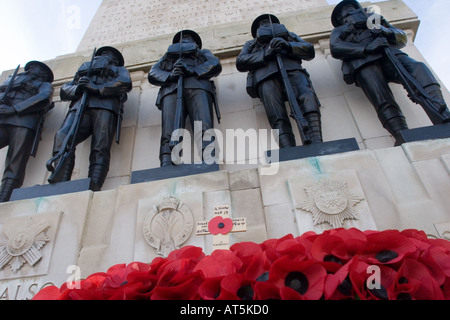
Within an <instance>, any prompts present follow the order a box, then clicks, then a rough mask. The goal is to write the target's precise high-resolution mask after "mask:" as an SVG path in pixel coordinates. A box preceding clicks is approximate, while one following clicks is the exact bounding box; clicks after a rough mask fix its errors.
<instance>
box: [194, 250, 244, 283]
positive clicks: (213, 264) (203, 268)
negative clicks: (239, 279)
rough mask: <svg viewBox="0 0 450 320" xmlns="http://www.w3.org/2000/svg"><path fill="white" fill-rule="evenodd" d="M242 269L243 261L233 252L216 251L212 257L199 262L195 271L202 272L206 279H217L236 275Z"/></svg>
mask: <svg viewBox="0 0 450 320" xmlns="http://www.w3.org/2000/svg"><path fill="white" fill-rule="evenodd" d="M241 267H242V261H241V259H239V258H238V257H236V255H235V254H234V253H233V252H230V251H228V250H215V251H214V252H213V253H212V254H211V255H210V256H207V257H205V258H203V259H202V260H201V261H199V262H198V263H197V265H196V266H195V268H194V270H193V271H194V272H195V271H200V272H201V273H202V274H203V276H204V277H205V278H216V277H224V276H227V275H230V274H233V273H236V272H237V270H239V269H240V268H241Z"/></svg>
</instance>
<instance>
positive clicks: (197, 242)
mask: <svg viewBox="0 0 450 320" xmlns="http://www.w3.org/2000/svg"><path fill="white" fill-rule="evenodd" d="M202 220H204V218H203V194H202V193H201V192H195V193H183V194H176V193H173V194H165V193H161V192H159V193H155V195H154V196H153V197H149V198H145V199H141V200H139V205H138V214H137V221H136V235H135V241H134V260H135V261H143V262H150V261H152V260H153V259H154V258H156V257H158V256H159V257H167V256H168V255H169V254H170V252H172V251H173V250H176V249H179V248H181V247H182V246H187V245H193V246H200V247H201V246H203V245H204V240H203V239H199V237H196V236H195V234H194V227H195V224H196V222H197V221H202Z"/></svg>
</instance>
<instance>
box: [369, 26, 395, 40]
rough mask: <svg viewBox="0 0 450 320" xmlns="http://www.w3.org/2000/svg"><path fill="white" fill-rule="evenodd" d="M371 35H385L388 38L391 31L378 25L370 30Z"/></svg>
mask: <svg viewBox="0 0 450 320" xmlns="http://www.w3.org/2000/svg"><path fill="white" fill-rule="evenodd" d="M370 32H371V33H372V36H373V37H385V38H389V37H391V36H392V33H393V31H392V30H391V29H389V28H386V27H385V26H382V25H380V27H379V28H375V29H372V30H370Z"/></svg>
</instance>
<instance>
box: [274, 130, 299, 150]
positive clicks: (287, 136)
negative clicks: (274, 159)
mask: <svg viewBox="0 0 450 320" xmlns="http://www.w3.org/2000/svg"><path fill="white" fill-rule="evenodd" d="M278 145H279V146H280V149H283V148H289V147H295V146H296V143H295V136H294V134H293V133H280V136H279V142H278Z"/></svg>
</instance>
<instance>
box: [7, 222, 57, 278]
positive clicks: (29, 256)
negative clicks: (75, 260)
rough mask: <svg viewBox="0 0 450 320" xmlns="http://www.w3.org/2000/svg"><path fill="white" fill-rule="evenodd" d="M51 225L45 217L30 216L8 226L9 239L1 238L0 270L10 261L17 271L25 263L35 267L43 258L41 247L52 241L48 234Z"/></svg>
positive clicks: (13, 269) (12, 267)
mask: <svg viewBox="0 0 450 320" xmlns="http://www.w3.org/2000/svg"><path fill="white" fill-rule="evenodd" d="M48 228H50V225H49V224H48V223H47V222H46V221H45V220H43V219H41V220H38V219H33V218H31V217H30V218H29V219H27V220H26V222H25V223H20V224H19V223H15V224H12V225H10V226H8V228H6V230H5V232H4V234H5V235H6V238H7V239H3V240H0V270H2V269H3V268H4V267H5V266H6V265H7V264H8V263H9V266H10V267H11V270H12V271H13V272H14V273H17V272H18V271H19V270H20V269H21V268H22V267H23V265H24V264H25V263H28V264H29V265H30V266H32V267H34V266H35V265H36V263H38V262H39V261H40V260H41V259H42V253H41V249H42V248H43V247H44V246H45V245H46V244H47V242H49V241H50V239H49V238H48V237H47V235H46V231H47V229H48Z"/></svg>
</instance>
